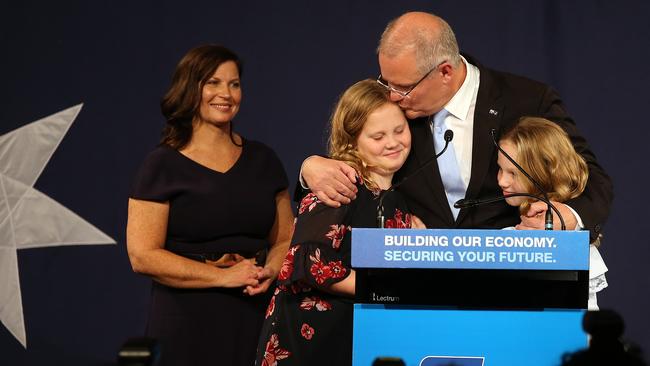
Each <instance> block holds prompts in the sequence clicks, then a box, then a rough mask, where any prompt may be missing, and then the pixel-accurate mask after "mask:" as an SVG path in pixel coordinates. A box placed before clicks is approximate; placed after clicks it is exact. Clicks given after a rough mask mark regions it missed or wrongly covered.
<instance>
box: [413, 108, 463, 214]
mask: <svg viewBox="0 0 650 366" xmlns="http://www.w3.org/2000/svg"><path fill="white" fill-rule="evenodd" d="M411 130H412V138H413V140H414V141H413V146H414V147H415V150H414V152H415V157H416V159H417V162H418V163H417V166H418V167H419V166H422V165H423V164H425V163H426V162H427V161H429V160H430V159H431V158H433V157H434V156H435V154H436V152H435V150H434V147H433V135H432V134H431V128H430V125H429V118H420V119H418V120H415V121H413V122H412V123H411ZM418 174H422V175H423V176H424V179H426V183H427V184H426V187H422V189H429V190H431V193H432V195H431V197H432V200H431V201H430V202H428V206H429V207H430V208H431V211H434V212H438V213H440V216H443V217H444V218H445V221H447V222H449V223H453V222H454V217H453V215H452V213H451V209H450V208H449V204H448V202H447V195H446V194H445V188H444V186H443V184H442V179H441V178H440V172H439V168H438V161H437V160H436V161H433V162H432V163H431V164H430V166H429V167H426V168H424V170H423V171H422V172H420V173H418Z"/></svg>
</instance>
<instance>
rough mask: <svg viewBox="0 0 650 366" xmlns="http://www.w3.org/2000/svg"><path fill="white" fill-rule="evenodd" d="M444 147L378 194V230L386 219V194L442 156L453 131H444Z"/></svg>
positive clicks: (451, 138)
mask: <svg viewBox="0 0 650 366" xmlns="http://www.w3.org/2000/svg"><path fill="white" fill-rule="evenodd" d="M444 139H445V146H444V147H443V148H442V150H440V152H439V153H437V154H436V155H435V156H434V157H432V158H431V159H429V160H427V161H426V162H425V163H424V164H422V165H420V167H419V168H417V169H415V171H414V172H413V173H411V174H409V175H408V176H406V177H404V178H403V179H402V180H400V181H399V182H397V183H395V184H393V185H392V186H390V187H389V188H388V189H387V190H385V191H383V192H381V193H380V194H379V203H378V204H377V227H378V228H380V229H383V228H384V224H385V222H386V217H385V216H384V198H385V197H386V196H387V195H388V193H390V192H393V191H394V190H395V189H396V188H397V187H399V186H401V185H402V184H403V183H404V182H406V181H407V180H408V179H410V178H411V177H412V176H414V175H416V174H418V173H419V172H420V171H421V170H422V169H424V168H426V167H427V166H428V165H429V164H431V163H433V162H434V161H435V160H437V159H438V158H439V157H440V155H442V154H443V153H444V152H445V151H447V147H448V146H449V143H450V142H451V140H453V139H454V131H452V130H446V131H445V136H444Z"/></svg>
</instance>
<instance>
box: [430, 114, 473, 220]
mask: <svg viewBox="0 0 650 366" xmlns="http://www.w3.org/2000/svg"><path fill="white" fill-rule="evenodd" d="M447 115H449V112H448V111H447V110H446V109H443V110H441V111H440V112H438V113H436V115H435V116H434V117H433V146H434V147H435V149H436V154H437V153H439V152H440V151H441V150H442V148H443V147H444V146H445V131H447V125H446V124H445V118H446V117H447ZM438 167H439V170H440V178H442V184H443V185H444V186H445V193H446V194H447V201H448V202H449V208H451V213H452V214H453V215H454V219H456V218H457V217H458V212H459V211H460V209H458V208H455V207H454V203H455V202H456V201H458V200H459V199H461V198H463V197H465V184H464V183H463V179H462V178H461V177H460V169H459V167H458V161H457V160H456V152H455V151H454V146H453V142H450V143H449V147H448V148H447V151H445V152H444V154H442V155H440V157H439V158H438Z"/></svg>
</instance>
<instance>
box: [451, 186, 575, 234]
mask: <svg viewBox="0 0 650 366" xmlns="http://www.w3.org/2000/svg"><path fill="white" fill-rule="evenodd" d="M510 197H531V198H535V199H537V200H540V201H542V202H544V203H546V204H547V205H548V207H549V208H550V209H552V210H553V211H555V213H556V214H557V216H558V217H559V218H560V225H561V226H562V230H566V225H564V218H563V217H562V215H561V214H560V211H558V209H557V207H555V205H554V204H552V203H551V201H550V200H548V199H546V197H543V196H537V195H534V194H529V193H511V194H506V195H504V196H496V197H490V198H479V199H470V198H462V199H459V200H458V201H456V203H454V207H456V208H469V207H475V206H481V205H486V204H488V203H494V202H499V201H503V200H505V199H506V198H510ZM548 212H550V210H548ZM547 215H548V213H547ZM551 215H552V213H551ZM552 225H553V224H552V222H551V228H552V227H553V226H552ZM546 230H549V229H546Z"/></svg>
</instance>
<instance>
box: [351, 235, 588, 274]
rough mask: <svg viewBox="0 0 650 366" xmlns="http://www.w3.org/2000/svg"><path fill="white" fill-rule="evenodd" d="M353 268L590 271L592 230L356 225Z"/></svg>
mask: <svg viewBox="0 0 650 366" xmlns="http://www.w3.org/2000/svg"><path fill="white" fill-rule="evenodd" d="M352 243H353V245H352V267H354V268H459V269H460V268H462V269H526V270H588V269H589V232H587V231H546V230H469V229H465V230H448V229H426V230H405V229H352Z"/></svg>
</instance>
